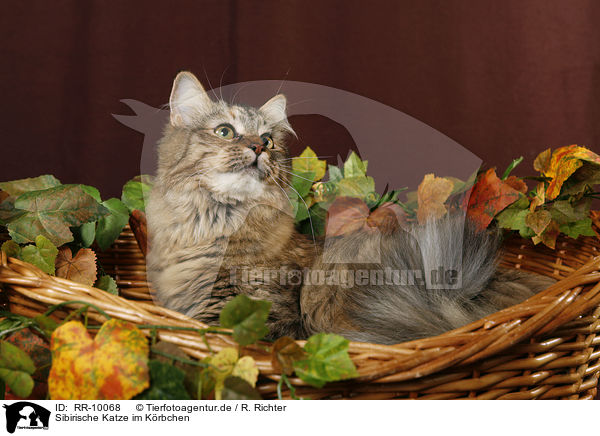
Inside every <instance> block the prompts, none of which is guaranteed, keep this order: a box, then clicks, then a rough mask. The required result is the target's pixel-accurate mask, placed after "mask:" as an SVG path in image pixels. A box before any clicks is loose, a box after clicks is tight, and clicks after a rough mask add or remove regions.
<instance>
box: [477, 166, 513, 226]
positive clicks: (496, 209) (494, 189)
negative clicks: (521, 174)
mask: <svg viewBox="0 0 600 436" xmlns="http://www.w3.org/2000/svg"><path fill="white" fill-rule="evenodd" d="M521 195H522V194H521V193H520V192H519V191H517V190H516V189H514V188H512V187H511V186H510V185H508V184H507V183H506V182H504V181H502V180H500V179H499V178H498V176H497V175H496V170H495V169H494V168H490V169H489V170H487V171H486V172H485V173H483V174H481V175H480V177H479V180H478V181H477V183H476V184H475V186H474V187H473V191H472V192H471V196H470V198H469V205H468V209H467V216H468V217H470V218H471V219H472V220H473V222H475V223H476V224H477V226H478V227H479V229H481V230H483V229H485V228H487V226H489V225H490V223H491V222H492V220H493V219H494V217H495V216H496V215H498V213H500V211H502V210H503V209H505V208H506V207H507V206H509V205H511V204H512V203H514V202H515V201H517V200H518V199H519V198H520V196H521Z"/></svg>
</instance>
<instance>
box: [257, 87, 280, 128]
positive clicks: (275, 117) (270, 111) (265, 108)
mask: <svg viewBox="0 0 600 436" xmlns="http://www.w3.org/2000/svg"><path fill="white" fill-rule="evenodd" d="M286 105H287V99H286V98H285V95H283V94H277V95H276V96H275V97H273V98H271V99H270V100H269V101H268V102H266V103H265V104H263V105H262V106H261V108H260V109H259V110H260V112H262V113H263V115H265V116H266V117H267V118H268V119H269V120H270V121H271V122H272V123H279V122H281V121H285V120H287V116H286V114H285V107H286Z"/></svg>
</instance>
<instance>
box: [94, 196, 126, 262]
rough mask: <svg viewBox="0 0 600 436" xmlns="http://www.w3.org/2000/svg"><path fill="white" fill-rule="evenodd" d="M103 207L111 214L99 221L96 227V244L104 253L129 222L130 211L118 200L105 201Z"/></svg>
mask: <svg viewBox="0 0 600 436" xmlns="http://www.w3.org/2000/svg"><path fill="white" fill-rule="evenodd" d="M102 206H104V207H105V208H107V209H108V211H109V212H110V213H109V214H108V215H106V216H104V217H102V218H100V219H99V220H98V226H97V227H96V242H98V246H99V247H100V249H101V250H102V251H104V250H107V249H108V248H109V247H110V246H111V245H112V244H113V242H115V240H116V239H117V238H118V237H119V235H120V234H121V231H123V229H124V228H125V226H126V225H127V223H128V222H129V209H128V208H127V206H125V205H124V204H123V203H122V202H121V200H119V199H118V198H110V199H108V200H106V201H103V202H102Z"/></svg>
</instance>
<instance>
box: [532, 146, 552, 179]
mask: <svg viewBox="0 0 600 436" xmlns="http://www.w3.org/2000/svg"><path fill="white" fill-rule="evenodd" d="M551 158H552V150H551V149H550V148H549V149H548V150H544V151H542V152H541V153H540V154H538V156H537V157H536V158H535V160H534V161H533V169H534V170H536V171H539V172H540V173H542V174H545V173H546V171H548V168H550V159H551Z"/></svg>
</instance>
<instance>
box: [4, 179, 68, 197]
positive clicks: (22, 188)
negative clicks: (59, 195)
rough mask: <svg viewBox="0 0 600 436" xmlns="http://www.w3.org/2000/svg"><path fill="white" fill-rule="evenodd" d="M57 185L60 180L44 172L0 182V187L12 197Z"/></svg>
mask: <svg viewBox="0 0 600 436" xmlns="http://www.w3.org/2000/svg"><path fill="white" fill-rule="evenodd" d="M59 185H60V181H59V180H58V179H57V178H56V177H54V176H52V175H48V174H46V175H44V176H39V177H31V178H28V179H20V180H13V181H10V182H2V183H0V189H2V190H3V191H6V192H7V193H9V194H10V195H12V196H14V197H18V196H19V195H21V194H24V193H25V192H30V191H40V190H43V189H48V188H54V187H56V186H59Z"/></svg>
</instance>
